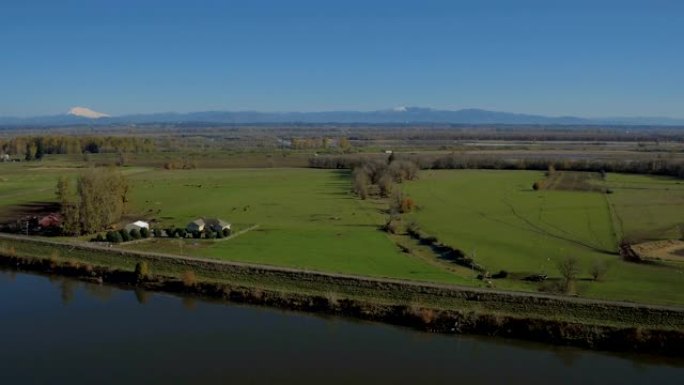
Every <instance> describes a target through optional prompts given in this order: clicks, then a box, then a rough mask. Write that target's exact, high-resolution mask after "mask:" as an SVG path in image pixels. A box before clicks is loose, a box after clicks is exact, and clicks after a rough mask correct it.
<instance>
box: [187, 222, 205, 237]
mask: <svg viewBox="0 0 684 385" xmlns="http://www.w3.org/2000/svg"><path fill="white" fill-rule="evenodd" d="M204 226H205V223H204V219H202V218H197V219H195V220H194V221H192V222H190V223H188V225H187V226H185V229H186V230H187V231H188V232H190V233H194V232H195V231H200V232H201V231H204Z"/></svg>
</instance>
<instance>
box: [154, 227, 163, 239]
mask: <svg viewBox="0 0 684 385" xmlns="http://www.w3.org/2000/svg"><path fill="white" fill-rule="evenodd" d="M152 234H154V236H155V237H156V238H161V236H162V229H153V230H152Z"/></svg>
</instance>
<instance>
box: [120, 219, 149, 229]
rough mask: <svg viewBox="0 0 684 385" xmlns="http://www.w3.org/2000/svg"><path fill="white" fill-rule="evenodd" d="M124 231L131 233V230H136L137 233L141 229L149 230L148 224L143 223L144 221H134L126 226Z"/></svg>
mask: <svg viewBox="0 0 684 385" xmlns="http://www.w3.org/2000/svg"><path fill="white" fill-rule="evenodd" d="M124 229H125V230H126V231H131V230H138V231H140V230H142V229H147V230H149V229H150V224H149V223H147V222H145V221H135V222H132V223H129V224H127V225H126V227H124Z"/></svg>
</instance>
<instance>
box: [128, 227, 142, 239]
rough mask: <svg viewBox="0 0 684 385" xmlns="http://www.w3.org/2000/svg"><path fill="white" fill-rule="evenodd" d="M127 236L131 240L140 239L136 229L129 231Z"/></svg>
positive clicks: (138, 231)
mask: <svg viewBox="0 0 684 385" xmlns="http://www.w3.org/2000/svg"><path fill="white" fill-rule="evenodd" d="M128 234H129V235H130V236H131V239H140V230H138V229H131V231H129V232H128Z"/></svg>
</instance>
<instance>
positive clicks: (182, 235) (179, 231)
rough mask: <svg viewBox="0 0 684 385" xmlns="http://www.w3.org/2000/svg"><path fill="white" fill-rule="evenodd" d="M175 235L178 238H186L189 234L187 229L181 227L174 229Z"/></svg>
mask: <svg viewBox="0 0 684 385" xmlns="http://www.w3.org/2000/svg"><path fill="white" fill-rule="evenodd" d="M174 235H175V236H176V237H178V238H185V237H186V236H187V235H188V232H187V230H185V229H181V228H180V227H179V228H177V229H176V230H174Z"/></svg>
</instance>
